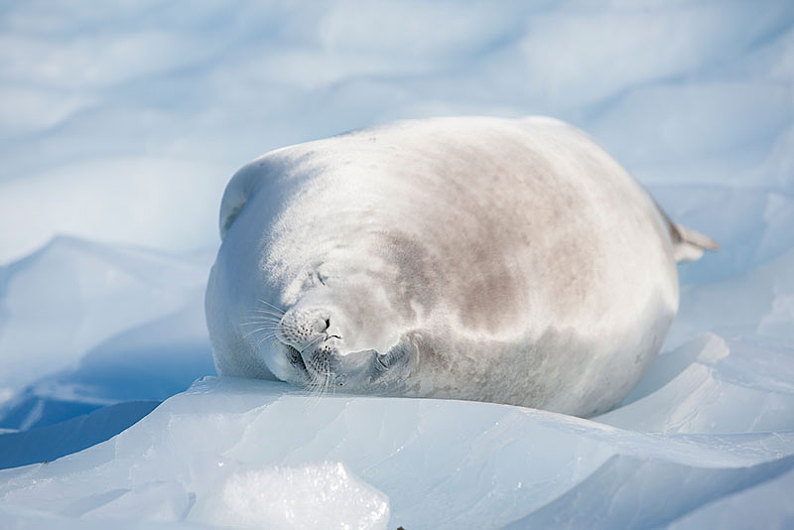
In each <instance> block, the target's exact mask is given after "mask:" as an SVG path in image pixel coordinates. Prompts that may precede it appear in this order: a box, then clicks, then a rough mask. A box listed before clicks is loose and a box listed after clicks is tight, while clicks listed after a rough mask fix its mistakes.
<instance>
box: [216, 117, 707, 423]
mask: <svg viewBox="0 0 794 530" xmlns="http://www.w3.org/2000/svg"><path fill="white" fill-rule="evenodd" d="M220 228H221V236H222V239H223V241H222V244H221V247H220V250H219V252H218V257H217V260H216V262H215V265H214V267H213V269H212V273H211V275H210V280H209V284H208V287H207V296H206V313H207V323H208V326H209V331H210V337H211V340H212V345H213V351H214V356H215V363H216V366H217V369H218V372H219V373H220V374H224V375H233V376H243V377H258V378H267V379H273V378H277V379H281V380H284V381H288V382H291V383H294V384H296V385H301V386H305V387H310V388H318V389H322V390H324V391H332V390H338V391H342V392H353V393H364V394H381V395H400V396H431V397H441V398H458V399H467V400H479V401H491V402H497V403H508V404H515V405H524V406H529V407H537V408H544V409H548V410H552V411H557V412H563V413H568V414H574V415H579V416H588V415H593V414H596V413H599V412H603V411H606V410H608V409H609V408H610V407H612V406H614V405H615V404H616V403H618V402H619V401H620V400H621V399H622V398H623V397H624V396H625V395H626V394H627V393H628V392H629V390H630V389H631V388H632V386H633V385H634V384H635V383H636V382H637V381H638V379H639V378H640V376H641V375H642V373H643V371H644V370H645V369H646V367H647V366H648V364H649V363H650V362H651V360H652V359H653V358H654V356H655V355H656V354H657V352H658V351H659V348H660V347H661V345H662V341H663V340H664V337H665V334H666V333H667V330H668V327H669V326H670V324H671V322H672V320H673V317H674V315H675V313H676V310H677V307H678V279H677V273H676V261H677V260H682V259H693V258H697V257H699V255H700V254H702V252H703V249H706V248H708V249H711V248H716V245H715V244H714V242H713V241H711V240H710V239H709V238H707V237H706V236H703V235H701V234H698V233H697V232H694V231H691V230H687V229H685V228H683V227H680V226H678V225H675V224H674V223H672V222H671V221H670V220H669V219H668V218H667V216H666V215H665V214H664V213H663V212H662V211H661V210H660V209H659V207H658V206H657V205H656V203H655V202H654V201H653V199H652V198H651V197H650V196H649V195H648V194H647V193H646V192H645V191H644V190H643V189H642V188H641V187H640V186H639V185H638V184H637V183H636V182H635V181H634V180H633V179H632V178H631V177H630V176H629V175H628V174H627V173H626V171H625V170H624V169H623V168H621V166H620V165H618V163H617V162H615V161H614V160H613V159H612V158H611V157H610V156H609V155H608V154H607V153H606V152H605V151H603V150H602V149H601V148H600V147H599V146H597V145H596V144H595V143H594V142H593V141H591V140H590V139H589V138H588V137H587V136H585V135H584V134H583V133H582V132H580V131H579V130H577V129H575V128H574V127H572V126H569V125H566V124H564V123H562V122H559V121H557V120H553V119H550V118H542V117H531V118H526V119H518V120H509V119H497V118H473V117H466V118H438V119H427V120H414V121H404V122H399V123H396V124H392V125H388V126H383V127H376V128H371V129H366V130H362V131H358V132H354V133H350V134H344V135H341V136H337V137H334V138H329V139H326V140H320V141H316V142H310V143H305V144H299V145H295V146H292V147H286V148H283V149H278V150H276V151H272V152H270V153H267V154H265V155H264V156H262V157H260V158H258V159H256V160H254V161H253V162H251V163H250V164H248V165H247V166H245V167H243V168H242V169H241V170H240V171H238V172H237V173H236V174H235V176H234V177H233V178H232V180H231V182H230V183H229V185H228V187H227V188H226V192H225V194H224V197H223V202H222V205H221V215H220Z"/></svg>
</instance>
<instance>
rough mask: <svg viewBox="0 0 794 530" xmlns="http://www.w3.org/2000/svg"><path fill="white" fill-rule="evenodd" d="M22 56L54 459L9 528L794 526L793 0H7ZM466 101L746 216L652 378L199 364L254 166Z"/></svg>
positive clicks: (17, 299) (28, 391)
mask: <svg viewBox="0 0 794 530" xmlns="http://www.w3.org/2000/svg"><path fill="white" fill-rule="evenodd" d="M384 21H388V24H384ZM0 72H2V75H1V76H0V100H2V101H3V102H4V104H3V105H0V155H2V160H3V164H2V169H0V226H2V227H3V230H2V232H0V264H2V263H5V264H7V265H5V266H3V267H2V268H0V466H3V467H11V466H16V465H19V464H25V463H30V462H43V461H49V463H47V464H35V465H31V466H27V467H17V468H13V469H6V470H4V471H2V472H0V527H3V528H6V527H10V528H14V527H24V528H47V529H49V528H65V529H70V528H80V529H83V528H102V529H104V528H108V527H109V526H112V527H114V528H118V529H119V530H122V529H127V528H140V527H142V526H143V527H145V528H171V529H173V528H179V529H186V528H206V527H207V526H209V527H226V526H230V525H236V526H249V527H262V526H265V527H279V526H282V527H285V526H286V527H294V526H302V527H311V526H317V527H323V528H334V527H344V526H345V525H347V527H349V528H358V527H361V528H384V527H387V528H396V527H397V526H399V525H402V526H404V527H405V528H406V529H407V530H411V529H413V528H453V527H454V528H475V527H477V528H497V527H505V526H508V527H513V528H527V527H532V528H534V527H574V528H581V527H585V526H586V527H595V528H598V527H602V528H614V527H626V528H628V527H656V526H667V525H669V526H671V527H673V528H724V527H728V528H729V527H739V528H746V527H763V528H786V527H790V526H793V525H794V504H792V502H793V501H792V495H791V493H790V492H791V490H792V488H794V460H792V459H794V425H793V424H794V419H792V418H794V346H793V345H794V272H793V271H794V155H793V154H792V153H794V100H792V98H791V94H792V90H794V88H793V87H794V8H792V6H791V2H790V1H789V0H762V1H758V2H752V3H748V2H742V1H730V0H728V1H724V2H708V1H705V0H677V1H673V2H661V1H653V2H641V3H638V2H634V1H633V0H613V1H611V2H606V3H600V4H598V5H597V6H595V5H594V4H593V3H591V2H583V1H578V0H577V1H571V2H565V3H554V2H545V1H538V2H513V3H503V4H500V5H499V7H498V8H497V7H495V6H494V5H493V4H491V3H485V2H476V1H475V2H434V3H426V2H425V3H422V2H413V1H411V2H397V1H378V2H372V1H345V2H334V3H323V2H319V3H311V4H306V3H302V4H300V5H298V4H292V3H283V2H273V3H262V2H238V3H235V5H234V7H233V8H230V7H229V6H228V5H227V4H226V3H223V2H203V3H201V4H197V3H195V2H186V1H185V2H183V1H177V2H164V1H161V0H148V1H146V2H136V3H129V4H112V5H111V4H107V5H99V4H91V5H88V4H85V5H80V4H75V3H53V2H39V1H31V2H6V3H5V4H4V6H3V9H2V13H1V14H0ZM439 114H489V115H499V116H520V115H524V114H550V115H554V116H556V117H559V118H562V119H565V120H568V121H571V122H572V123H574V124H575V125H577V126H578V127H580V128H582V129H584V130H586V131H588V132H589V133H590V134H591V135H592V136H593V137H594V138H595V139H596V140H597V141H598V142H600V143H601V144H603V145H604V146H605V147H606V148H607V149H608V150H609V151H610V152H611V153H613V154H614V155H615V157H616V158H617V159H618V160H619V161H621V162H622V163H623V164H624V165H625V166H626V167H627V168H628V169H629V170H630V171H631V172H632V173H633V174H634V175H635V176H636V177H637V178H638V179H639V180H640V181H641V182H642V183H643V184H645V185H647V186H648V188H649V189H650V190H651V192H652V193H653V195H654V196H655V197H656V198H657V199H658V201H659V202H660V204H662V205H663V206H664V207H665V209H666V210H667V211H668V212H669V213H670V214H671V216H672V217H673V218H674V219H676V220H677V221H678V222H681V223H682V224H685V225H687V226H691V227H692V228H695V229H697V230H700V231H703V232H704V233H707V234H709V235H711V236H713V237H714V238H715V239H717V240H718V241H719V242H720V243H721V245H722V248H721V250H720V252H719V253H717V254H710V255H708V256H706V257H705V258H704V259H702V260H701V261H699V262H696V263H692V264H690V265H687V266H683V267H681V268H680V269H679V270H680V272H681V278H682V283H683V285H682V291H681V294H682V299H681V309H680V312H679V315H678V318H677V320H676V322H675V324H674V327H673V329H672V330H671V333H670V336H669V338H668V341H667V345H666V347H665V350H666V351H665V353H664V354H663V355H661V356H660V357H659V358H658V360H657V361H656V362H655V363H654V365H653V366H652V367H651V369H650V371H649V372H648V374H647V376H646V377H645V378H644V380H643V381H642V382H641V383H640V384H639V385H638V387H637V388H636V389H635V390H634V392H633V393H632V394H631V395H630V396H629V398H628V399H627V400H626V401H625V403H624V404H623V405H622V406H621V407H618V408H617V409H615V410H613V411H611V412H609V413H607V414H604V415H602V416H601V417H598V418H593V419H591V420H581V419H577V418H571V417H567V416H562V415H556V414H550V413H545V412H540V411H534V410H528V409H520V408H515V407H507V406H500V405H493V404H483V403H466V402H454V401H434V400H402V399H394V398H390V399H385V398H375V397H350V396H343V395H327V396H322V397H318V396H313V395H306V394H304V393H302V392H300V391H297V390H295V389H292V388H290V387H288V386H286V385H282V384H279V383H266V382H255V381H244V380H231V379H228V380H227V379H217V378H212V377H210V378H207V379H204V380H202V381H200V382H198V383H196V384H194V385H193V386H192V387H191V388H190V390H188V391H186V392H182V391H183V390H185V389H186V388H188V387H189V386H190V384H191V382H192V381H193V380H195V379H197V378H199V377H202V376H208V375H210V376H211V375H212V374H214V369H213V366H212V361H211V355H210V352H209V345H208V340H207V335H206V331H205V328H204V319H203V303H202V297H203V288H204V282H205V281H206V277H207V274H208V270H209V266H210V264H211V262H212V258H213V253H214V250H213V248H214V247H215V246H216V245H217V230H216V224H217V210H218V204H219V202H220V196H221V192H222V190H223V187H224V185H225V183H226V181H227V179H228V178H229V176H230V175H231V174H232V173H233V172H234V171H235V170H236V169H237V168H238V167H240V166H241V165H242V164H244V163H245V162H246V161H248V160H250V159H251V158H253V157H255V156H257V155H260V154H261V153H263V152H265V151H267V150H269V149H272V148H276V147H280V146H283V145H287V144H290V143H295V142H299V141H306V140H310V139H314V138H320V137H324V136H328V135H330V134H335V133H339V132H342V131H345V130H348V129H351V128H356V127H362V126H367V125H371V124H374V123H382V122H385V121H389V120H392V119H395V118H402V117H422V116H431V115H439ZM53 237H55V239H53ZM132 245H139V246H132ZM151 249H154V250H151ZM180 392H182V393H180ZM160 402H163V403H162V404H161V405H159V406H158V407H157V408H155V409H154V411H153V412H152V413H151V414H148V415H147V416H146V417H145V418H143V419H142V420H141V421H139V422H137V423H135V422H136V421H137V420H138V419H139V418H140V417H141V416H143V415H145V414H146V413H147V412H148V411H149V410H151V409H152V408H153V407H155V406H156V405H158V404H159V403H160ZM133 423H135V424H134V425H132V426H131V427H130V428H128V429H126V430H124V429H125V428H126V427H127V426H129V425H131V424H133ZM122 430H123V432H120V431H122ZM119 433H120V434H119ZM102 440H107V441H104V442H103V443H97V442H100V441H102ZM89 446H91V447H89ZM86 447H88V448H87V449H85V450H84V451H82V452H78V453H75V454H70V455H68V456H64V457H62V458H58V457H60V456H61V455H66V454H68V453H73V452H74V451H77V450H80V449H83V448H86ZM54 458H57V460H54V461H53V459H54Z"/></svg>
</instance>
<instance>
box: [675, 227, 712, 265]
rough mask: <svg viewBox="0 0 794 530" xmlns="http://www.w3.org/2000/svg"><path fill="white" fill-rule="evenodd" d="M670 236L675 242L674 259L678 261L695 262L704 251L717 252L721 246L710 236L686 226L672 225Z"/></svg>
mask: <svg viewBox="0 0 794 530" xmlns="http://www.w3.org/2000/svg"><path fill="white" fill-rule="evenodd" d="M670 235H671V236H672V240H673V257H674V258H675V260H676V261H695V260H698V259H700V257H701V256H702V255H703V251H705V250H711V251H717V250H719V249H720V246H719V245H718V244H717V242H716V241H714V240H713V239H711V238H710V237H709V236H707V235H704V234H701V233H700V232H695V231H694V230H691V229H689V228H687V227H685V226H681V225H678V224H673V223H671V230H670Z"/></svg>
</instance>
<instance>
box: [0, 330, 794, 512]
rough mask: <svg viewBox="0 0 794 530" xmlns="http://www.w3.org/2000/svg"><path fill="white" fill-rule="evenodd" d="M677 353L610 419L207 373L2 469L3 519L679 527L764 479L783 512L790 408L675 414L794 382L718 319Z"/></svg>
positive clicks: (791, 445) (778, 402) (789, 404)
mask: <svg viewBox="0 0 794 530" xmlns="http://www.w3.org/2000/svg"><path fill="white" fill-rule="evenodd" d="M671 355H672V356H671V357H663V358H662V359H660V362H666V363H667V366H666V370H667V371H666V372H665V370H663V369H662V368H665V367H664V366H661V367H656V370H655V372H654V373H656V374H657V375H658V379H657V380H655V381H654V380H650V381H646V382H645V391H646V392H647V394H646V395H644V396H641V397H639V398H638V399H636V400H635V401H634V402H632V403H630V404H628V405H626V406H625V407H624V408H623V409H618V410H617V411H615V412H613V413H611V415H610V416H605V417H604V418H603V419H604V421H610V422H612V423H614V424H618V423H625V425H623V426H622V428H618V427H616V426H612V425H606V424H603V423H599V422H596V421H588V420H582V419H578V418H572V417H569V416H564V415H559V414H553V413H549V412H543V411H537V410H531V409H524V408H520V407H510V406H504V405H494V404H487V403H471V402H459V401H440V400H429V399H398V398H377V397H353V396H344V395H326V396H322V397H321V398H320V397H317V396H313V395H308V394H306V393H304V392H302V391H299V390H296V389H294V388H292V387H289V386H287V385H284V384H281V383H273V382H261V381H251V380H240V379H228V378H205V379H203V380H200V381H198V382H197V383H196V384H194V385H193V386H192V387H191V388H190V389H189V390H188V391H187V392H184V393H182V394H179V395H176V396H174V397H172V398H171V399H169V400H167V401H166V402H164V403H163V404H162V405H161V406H160V407H158V408H157V409H156V410H155V411H154V412H152V413H151V414H150V415H149V416H147V417H146V418H144V419H143V420H142V421H141V422H139V423H138V424H136V425H134V426H133V427H131V428H130V429H128V430H126V431H124V432H123V433H121V434H120V435H118V436H116V437H115V438H113V439H112V440H109V441H108V442H105V443H102V444H100V445H97V446H94V447H92V448H90V449H87V450H85V451H83V452H81V453H77V454H75V455H71V456H68V457H65V458H62V459H60V460H57V461H55V462H52V463H50V464H41V465H33V466H28V467H24V468H17V469H13V470H6V471H3V472H2V473H0V499H2V503H1V504H0V526H2V527H8V526H13V525H15V524H17V525H18V524H21V523H23V522H24V524H25V525H26V526H27V527H33V528H36V527H41V528H46V527H52V526H53V525H57V526H58V527H59V528H94V527H103V525H104V526H105V527H108V526H110V525H111V524H112V525H113V526H114V527H116V528H127V527H134V526H135V524H139V523H142V522H145V523H146V526H147V527H153V528H156V527H162V528H193V527H205V526H204V525H208V526H210V527H229V526H233V527H250V528H291V527H299V528H386V527H388V528H396V527H397V526H400V525H402V526H404V527H405V528H461V527H465V528H500V527H504V526H510V525H513V526H514V527H516V528H524V527H548V526H555V527H559V526H566V525H568V526H571V527H581V526H582V525H586V526H588V527H591V528H592V527H650V526H658V525H663V524H670V523H672V522H676V524H678V525H679V527H684V528H685V527H692V526H691V525H693V524H695V523H696V524H698V525H702V524H704V523H708V522H709V521H711V520H716V519H715V518H718V517H720V516H721V515H720V514H722V513H724V510H714V509H710V508H709V506H710V504H709V503H712V501H719V502H720V503H721V504H725V503H728V504H727V506H728V507H731V508H732V509H733V510H734V511H737V506H741V505H742V504H743V503H744V502H745V501H744V500H743V499H748V501H747V502H750V501H752V503H753V506H752V507H753V510H755V511H761V512H764V511H765V508H764V506H762V505H759V501H758V499H759V497H762V498H763V496H762V495H759V494H758V493H753V492H754V491H762V492H763V491H765V489H764V488H766V490H770V489H771V491H772V492H773V493H777V496H776V495H770V496H769V497H768V498H770V503H771V504H770V505H769V507H768V508H769V509H768V510H766V513H770V514H774V515H775V517H785V516H786V513H788V511H791V507H790V506H785V505H781V504H780V502H779V501H780V499H779V498H778V497H780V495H779V492H778V491H777V489H775V488H776V484H788V483H790V476H791V473H792V470H794V456H791V455H792V454H794V432H792V429H791V425H785V424H784V423H785V422H783V421H782V420H780V419H775V418H778V416H774V417H772V416H770V417H771V418H772V419H773V420H774V421H773V423H774V424H775V426H776V427H777V428H778V429H781V430H778V431H777V432H773V433H770V432H755V433H751V432H743V433H733V434H732V433H730V432H727V431H724V430H721V429H720V428H719V427H720V426H721V425H722V426H728V424H726V423H724V422H723V423H720V421H721V420H720V418H722V417H723V416H725V415H726V411H727V410H730V409H733V410H735V411H736V414H735V415H734V416H736V417H738V416H743V417H744V416H746V417H750V416H757V415H758V414H759V410H757V409H755V408H753V407H754V406H755V405H757V403H747V404H746V406H743V407H742V408H741V409H739V410H736V406H737V404H738V403H737V402H736V401H731V400H728V401H723V402H722V403H723V405H722V406H721V405H720V404H719V403H716V404H712V405H711V406H710V407H707V408H706V409H704V413H703V418H702V421H703V422H705V423H708V424H709V425H711V426H713V427H714V428H715V430H711V431H709V430H700V431H696V430H694V427H696V426H697V425H700V424H697V423H691V422H690V423H689V424H682V423H681V422H679V421H678V420H676V419H675V418H677V416H676V415H680V414H684V415H685V416H688V417H689V416H692V415H693V414H694V416H697V414H695V413H694V411H696V410H697V407H699V406H700V405H701V404H703V403H705V402H698V399H702V398H703V396H709V395H711V393H710V392H709V389H715V388H718V389H720V388H721V389H722V390H723V391H727V393H723V394H721V395H726V396H728V397H730V396H734V397H736V398H737V399H744V396H745V394H742V393H741V389H747V388H749V386H750V385H755V386H756V388H759V389H763V388H766V391H767V392H768V391H769V390H771V388H772V387H774V388H776V389H777V391H778V392H777V397H776V398H775V399H774V400H772V401H771V402H768V403H766V405H769V406H771V407H772V408H774V409H776V410H777V411H778V412H780V413H781V416H780V417H786V418H790V417H792V414H791V411H792V410H794V400H792V399H791V394H790V392H788V390H789V387H787V386H785V385H784V384H783V382H781V381H780V380H775V379H769V377H770V374H756V375H755V376H753V378H752V379H746V378H745V379H741V378H739V376H738V375H736V374H733V375H732V372H731V370H732V369H735V368H738V367H741V364H742V362H744V361H745V359H743V358H742V356H741V355H738V356H735V355H733V354H732V353H731V352H730V351H729V349H728V344H727V343H725V342H724V341H722V340H721V339H719V338H718V337H715V336H704V337H700V338H699V339H697V340H696V341H693V342H691V343H689V344H687V345H685V346H684V347H683V348H682V349H679V350H678V351H676V352H673V354H671ZM754 355H756V356H759V355H760V359H761V361H759V362H762V361H763V358H764V354H763V352H761V353H759V352H758V351H757V350H756V351H755V353H754ZM731 363H733V364H731ZM726 399H727V398H726ZM649 400H650V401H652V400H659V401H658V402H657V406H656V407H651V408H655V409H659V410H660V409H661V408H660V407H659V406H658V405H659V403H661V400H667V401H672V403H671V404H670V405H669V406H668V407H667V409H666V410H667V411H668V412H669V416H668V418H672V419H673V420H674V421H673V424H675V425H676V426H677V427H676V428H674V429H672V431H674V432H673V433H670V432H668V433H655V434H654V433H647V432H646V433H641V432H636V431H633V430H629V429H630V428H631V426H630V425H629V424H630V423H632V418H633V417H634V415H635V413H636V414H638V415H639V417H642V416H643V414H644V412H643V408H642V407H645V406H647V403H648V402H649ZM766 405H764V404H763V403H761V405H760V406H766ZM688 407H695V408H694V409H693V408H688ZM781 407H782V409H785V410H782V409H781ZM687 410H688V411H689V413H686V411H687ZM622 411H623V412H622ZM621 414H623V415H622V416H621ZM662 414H663V412H659V413H658V414H657V416H658V417H660V416H661V415H662ZM707 416H710V417H712V418H714V421H712V422H709V420H708V418H706V417H707ZM658 417H657V419H656V420H654V419H653V418H651V419H649V420H648V422H649V423H647V424H644V425H643V426H644V427H652V426H656V425H654V424H653V422H654V421H657V420H658V421H660V422H661V420H660V419H659V418H658ZM736 417H734V418H732V419H731V422H734V423H735V422H737V421H738V422H739V424H741V425H743V423H742V420H738V419H736ZM769 421H772V420H769ZM789 423H790V422H789ZM671 425H672V424H671ZM682 425H688V426H689V427H690V428H683V427H682ZM662 427H663V425H662ZM646 430H648V429H646ZM758 488H760V490H759V489H758ZM732 498H733V499H736V501H735V502H734V503H731V499H732ZM776 499H777V500H776ZM737 503H738V504H737ZM787 510H788V511H787ZM789 515H790V514H789ZM153 525H157V526H153ZM387 525H388V526H387Z"/></svg>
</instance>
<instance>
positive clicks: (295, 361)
mask: <svg viewBox="0 0 794 530" xmlns="http://www.w3.org/2000/svg"><path fill="white" fill-rule="evenodd" d="M284 346H285V347H286V348H287V358H288V359H289V362H290V363H291V364H292V366H295V367H296V368H298V370H300V371H301V372H303V373H305V374H306V375H309V369H308V368H307V367H306V363H305V362H304V361H303V357H301V352H299V351H298V350H297V349H296V348H293V347H292V346H290V345H289V344H284Z"/></svg>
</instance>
